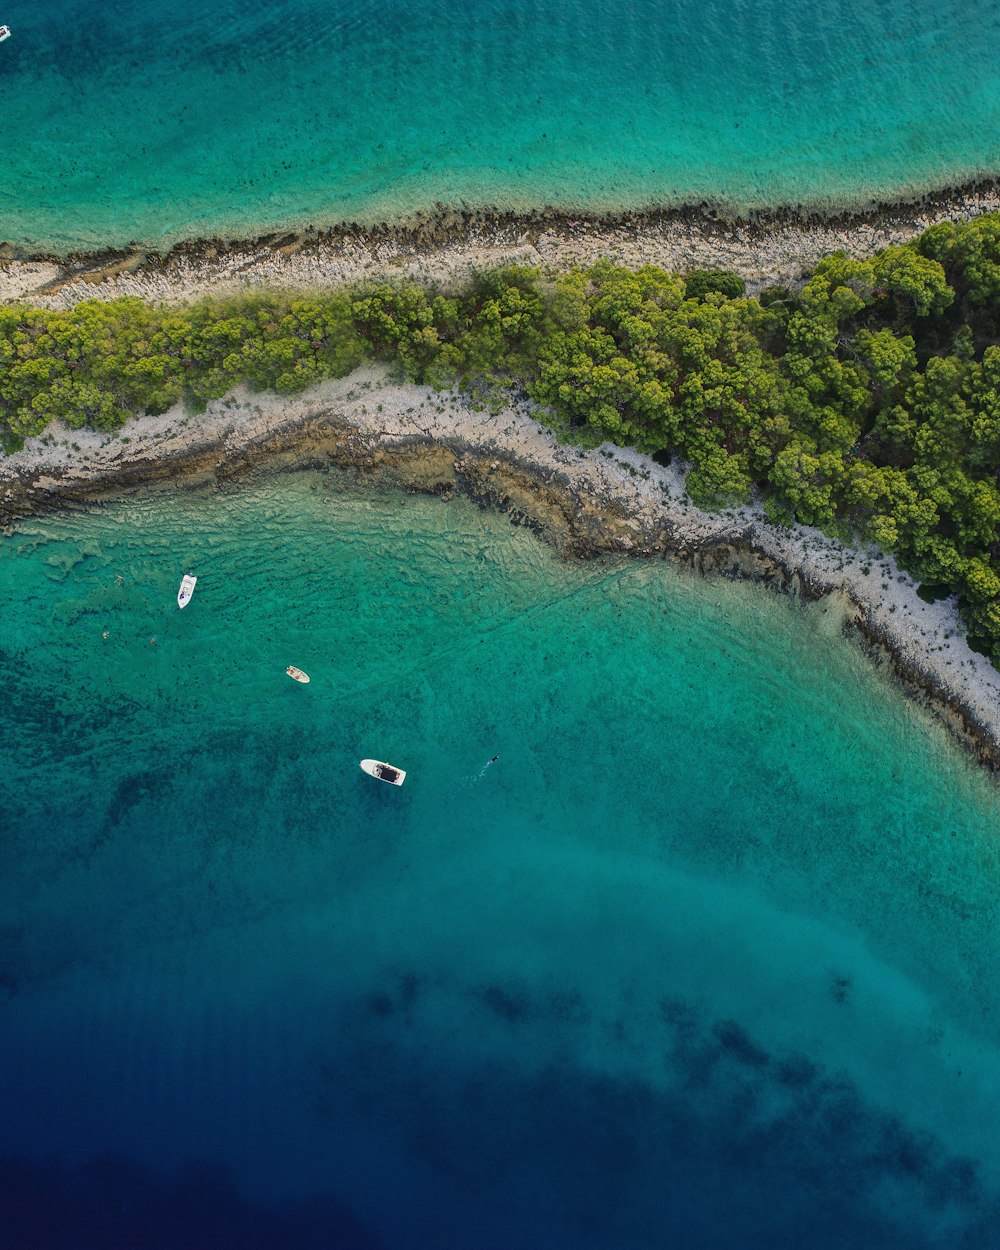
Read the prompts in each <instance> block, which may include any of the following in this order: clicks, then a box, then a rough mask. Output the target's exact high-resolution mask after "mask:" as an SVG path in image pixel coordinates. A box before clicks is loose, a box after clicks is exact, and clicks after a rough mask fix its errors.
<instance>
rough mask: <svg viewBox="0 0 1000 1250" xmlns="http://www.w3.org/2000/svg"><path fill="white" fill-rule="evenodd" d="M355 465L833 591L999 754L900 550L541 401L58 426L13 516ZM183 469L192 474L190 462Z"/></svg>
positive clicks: (291, 407)
mask: <svg viewBox="0 0 1000 1250" xmlns="http://www.w3.org/2000/svg"><path fill="white" fill-rule="evenodd" d="M331 463H333V464H338V465H342V466H347V467H351V468H353V469H354V470H355V472H356V473H357V474H358V476H359V477H360V478H361V480H363V481H370V482H378V483H382V484H388V485H392V486H396V487H399V488H402V489H407V490H419V491H428V492H433V493H437V494H442V495H445V496H448V495H450V494H451V493H453V492H455V491H458V492H461V493H464V494H467V495H469V496H470V497H472V498H475V499H477V500H480V501H482V502H486V503H489V504H492V505H494V506H497V507H500V508H502V509H504V510H506V511H508V512H511V513H512V514H514V515H515V516H517V517H518V518H519V519H521V520H522V521H524V522H526V523H528V524H531V525H532V526H534V527H535V528H536V529H537V530H538V532H539V533H540V534H541V535H542V536H544V537H545V538H546V539H547V540H548V541H550V542H552V543H553V544H554V545H555V546H556V547H557V548H558V549H559V550H561V551H562V552H563V553H564V554H565V555H567V556H575V557H585V556H592V555H598V554H601V553H605V552H627V553H632V554H636V555H644V556H660V557H669V558H672V559H676V560H679V561H682V562H684V563H685V564H688V565H691V566H693V567H696V568H700V569H702V570H703V571H705V572H712V571H721V572H725V573H728V574H732V575H740V576H747V577H752V578H755V579H758V580H764V581H768V582H770V583H772V584H775V585H777V586H779V587H781V588H782V589H786V590H791V591H792V592H793V593H801V594H804V595H807V596H810V597H817V596H820V595H832V596H834V598H835V600H836V601H839V604H840V606H841V607H842V611H843V621H844V627H845V629H846V630H849V631H853V632H855V633H856V634H860V636H861V637H862V639H863V640H864V641H866V642H867V643H870V644H873V645H874V647H875V649H876V651H877V653H878V654H880V655H888V656H889V657H891V659H892V662H893V667H894V669H895V671H896V674H897V676H898V677H899V678H900V679H901V680H902V681H903V684H904V686H905V687H906V688H907V689H908V690H909V691H910V692H911V693H918V694H920V695H922V696H926V701H927V702H928V703H929V705H930V706H931V707H932V708H934V710H935V711H936V712H937V713H938V714H939V715H940V716H941V718H942V719H943V720H944V721H945V722H946V723H947V724H948V727H949V728H950V729H951V730H952V731H954V732H955V733H957V734H958V735H959V737H961V738H962V739H963V740H964V741H965V742H966V743H967V744H969V745H971V746H972V747H973V748H974V749H975V751H976V754H977V755H978V757H979V758H980V759H981V760H982V761H983V762H984V763H988V764H989V765H991V766H992V767H994V768H996V767H1000V674H998V673H997V671H996V670H995V669H994V668H993V667H992V666H991V665H990V664H989V663H988V662H987V661H986V659H985V658H984V657H983V656H981V655H977V654H975V653H973V652H972V651H970V650H969V648H968V646H967V645H966V643H965V641H964V638H963V637H962V634H961V626H960V622H959V620H958V616H957V613H956V610H955V603H954V601H953V600H951V599H949V600H945V601H941V602H939V603H936V604H927V603H924V602H923V601H922V600H921V599H919V598H918V597H917V595H916V593H915V584H914V582H913V580H912V579H911V578H910V577H909V576H907V575H906V574H904V573H901V572H900V571H899V570H898V569H897V567H896V565H895V563H894V561H893V560H892V559H891V558H886V557H884V556H880V555H877V554H873V553H865V552H859V551H856V550H851V549H848V548H845V547H843V546H842V545H841V544H840V543H837V542H835V541H833V540H831V539H828V538H826V537H824V536H823V535H822V534H820V533H819V532H818V531H815V530H809V529H798V530H796V531H795V532H790V531H787V530H783V529H780V528H777V527H775V526H773V525H771V524H769V523H768V522H767V521H766V520H765V519H764V517H763V514H762V512H761V510H760V508H759V507H757V506H752V507H749V508H744V509H738V510H733V511H731V512H728V513H723V514H713V513H705V512H702V511H700V510H699V509H697V508H695V507H694V506H693V505H692V504H691V503H690V502H689V501H687V500H686V499H685V497H684V491H683V472H682V471H681V469H680V468H678V467H676V466H671V467H670V468H663V467H660V466H659V465H657V464H655V463H654V462H653V461H652V460H650V459H649V458H648V457H645V456H641V455H639V454H638V453H634V452H629V451H626V450H623V449H621V448H617V447H612V446H610V445H605V446H604V447H601V448H599V449H597V450H596V451H592V452H586V453H585V452H581V451H579V450H577V449H575V448H569V447H564V446H561V445H560V444H559V443H557V442H556V440H555V438H554V437H553V436H552V435H551V434H550V433H549V432H548V431H546V430H545V429H543V428H542V427H541V426H539V425H538V423H537V422H536V421H535V420H534V419H533V418H532V416H531V414H530V410H529V409H528V408H527V407H526V406H524V407H507V408H504V409H503V410H502V411H499V412H496V413H488V412H475V411H473V409H472V408H471V407H470V406H469V404H468V403H467V402H466V400H465V399H464V398H463V397H461V396H459V395H457V394H452V393H441V394H438V393H435V392H433V391H431V390H429V389H427V388H425V387H418V386H414V385H410V384H400V383H396V382H393V381H391V380H390V379H389V377H388V375H387V374H386V373H385V372H384V371H381V370H378V369H373V368H368V369H365V370H360V371H358V372H357V373H355V374H352V375H351V376H350V377H349V378H345V379H342V380H340V381H338V382H328V383H324V384H323V385H321V386H318V387H315V388H313V389H312V390H310V391H309V392H307V393H305V394H304V395H302V396H300V397H298V398H295V399H292V400H288V399H282V398H280V397H278V396H276V395H255V394H250V393H248V392H246V391H243V390H241V391H236V392H234V393H233V394H232V395H230V396H229V397H227V398H226V399H224V400H220V401H217V402H216V403H213V404H212V405H210V407H209V409H208V411H207V412H206V413H205V414H202V415H199V416H192V415H190V414H186V413H184V412H183V411H182V410H180V409H173V410H171V411H170V412H168V413H165V414H163V415H162V416H159V417H141V418H139V419H137V420H136V421H134V422H132V423H131V424H130V425H129V426H128V427H127V428H126V431H125V433H124V437H122V436H115V437H109V436H107V435H101V434H98V433H95V432H93V431H70V430H62V429H58V428H55V427H53V429H52V430H51V431H50V432H48V433H47V434H45V435H42V436H41V437H39V438H36V439H33V440H31V441H30V443H29V444H28V445H27V446H26V447H25V449H24V450H23V451H21V452H19V453H17V454H16V455H14V456H11V457H8V458H6V459H0V523H4V524H9V523H10V521H11V520H12V518H14V517H16V516H17V515H20V514H23V513H30V512H39V511H46V510H48V509H51V508H53V507H59V506H64V505H72V504H75V503H78V502H83V501H85V500H87V499H90V498H93V497H94V496H95V495H105V496H107V495H120V494H122V493H126V492H128V491H133V490H143V491H146V490H149V489H151V488H153V484H154V483H156V482H162V483H163V484H164V487H165V488H166V489H171V490H176V489H178V488H179V487H180V486H182V485H183V484H184V483H185V482H187V483H191V484H194V483H198V482H202V483H203V482H205V481H209V482H212V481H215V482H222V481H226V480H228V479H230V478H232V477H234V476H237V475H239V474H240V473H243V472H246V471H248V470H249V469H251V468H253V467H255V466H257V465H264V466H276V465H277V466H286V467H301V466H313V465H315V466H323V465H329V464H331ZM182 471H183V473H184V474H185V476H183V477H182V476H180V474H181V472H182Z"/></svg>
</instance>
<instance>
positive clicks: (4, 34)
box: [0, 26, 10, 43]
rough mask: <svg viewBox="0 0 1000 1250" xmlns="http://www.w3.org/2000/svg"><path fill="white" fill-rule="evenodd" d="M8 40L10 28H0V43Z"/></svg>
mask: <svg viewBox="0 0 1000 1250" xmlns="http://www.w3.org/2000/svg"><path fill="white" fill-rule="evenodd" d="M9 38H10V27H9V26H0V43H3V41H4V40H5V39H9Z"/></svg>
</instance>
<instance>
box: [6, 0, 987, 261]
mask: <svg viewBox="0 0 1000 1250" xmlns="http://www.w3.org/2000/svg"><path fill="white" fill-rule="evenodd" d="M0 20H4V21H6V22H7V23H8V24H9V25H10V26H11V27H12V29H13V32H14V33H13V36H12V38H11V39H10V40H8V41H7V42H6V43H4V44H3V45H2V47H0V116H2V118H3V123H4V133H5V135H6V136H7V138H8V142H7V143H6V144H5V150H4V165H3V177H2V179H0V239H6V240H9V241H11V242H13V243H16V244H19V245H22V246H27V247H33V248H54V249H57V250H63V251H65V250H67V249H72V248H95V247H102V246H107V245H109V244H123V243H126V242H128V241H130V240H139V241H140V242H145V243H152V244H164V243H168V242H172V241H174V240H176V239H179V238H183V237H189V236H193V235H212V234H217V233H226V232H229V233H235V234H242V235H253V234H255V233H260V232H262V231H263V230H265V229H267V228H276V227H281V226H289V225H305V224H310V223H312V224H316V225H322V224H329V223H335V222H339V221H343V220H358V221H363V222H373V221H380V220H384V219H387V218H389V219H391V218H394V217H399V216H401V215H404V214H406V213H409V212H412V211H414V210H418V209H429V208H431V207H432V206H433V205H434V204H436V203H439V202H440V203H445V204H450V205H455V204H464V205H470V206H483V205H487V206H490V205H496V206H500V207H508V208H509V207H515V208H532V207H537V206H539V205H542V204H555V205H562V206H563V207H565V208H568V209H573V210H587V209H594V210H596V209H615V208H622V207H626V206H645V205H672V204H689V203H699V202H700V201H702V200H709V201H712V202H720V203H725V204H729V205H733V206H737V207H740V208H749V207H767V206H773V205H778V204H789V203H790V204H800V203H801V204H806V205H809V206H812V207H819V208H823V207H833V206H841V207H842V206H853V205H859V204H860V205H865V204H868V203H869V202H870V201H871V200H872V199H873V198H883V199H884V198H892V197H896V196H901V195H907V194H912V193H915V192H916V193H919V192H921V191H924V190H927V189H928V188H937V187H941V186H945V185H949V184H955V183H959V182H963V181H964V180H966V179H969V178H973V177H977V176H980V175H984V174H989V175H994V174H996V173H998V172H1000V131H998V122H997V119H998V116H1000V62H998V59H997V56H996V47H997V44H998V37H1000V8H998V7H997V5H996V4H995V3H994V0H965V3H963V4H961V5H959V4H955V3H953V2H952V0H758V2H757V3H754V4H750V3H746V2H744V0H697V2H696V0H622V2H621V3H616V4H607V3H598V2H597V0H477V2H476V3H475V4H467V3H465V2H464V0H377V3H376V2H375V0H175V2H174V3H172V4H170V5H163V4H161V3H159V2H158V0H123V2H121V3H118V4H115V5H112V6H109V5H104V4H97V3H94V0H45V2H43V3H38V2H37V0H5V3H4V6H3V9H2V13H0Z"/></svg>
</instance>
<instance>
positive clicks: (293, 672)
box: [285, 664, 309, 686]
mask: <svg viewBox="0 0 1000 1250" xmlns="http://www.w3.org/2000/svg"><path fill="white" fill-rule="evenodd" d="M285 672H286V673H287V674H288V676H289V677H291V678H292V680H293V681H300V682H301V683H302V684H303V686H308V685H309V674H308V673H303V671H302V669H300V668H296V667H295V665H294V664H289V666H288V667H287V668H286V669H285Z"/></svg>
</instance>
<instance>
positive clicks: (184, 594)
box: [177, 573, 198, 608]
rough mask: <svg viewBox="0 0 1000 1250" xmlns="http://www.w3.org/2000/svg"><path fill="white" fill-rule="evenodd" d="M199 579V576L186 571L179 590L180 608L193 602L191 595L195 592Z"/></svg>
mask: <svg viewBox="0 0 1000 1250" xmlns="http://www.w3.org/2000/svg"><path fill="white" fill-rule="evenodd" d="M197 581H198V579H197V577H192V576H191V574H190V573H185V574H184V576H183V577H182V578H181V588H180V590H178V592H177V606H178V607H179V608H186V607H187V605H188V604H189V603H190V602H191V596H192V595H193V594H194V588H195V583H196V582H197Z"/></svg>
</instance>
